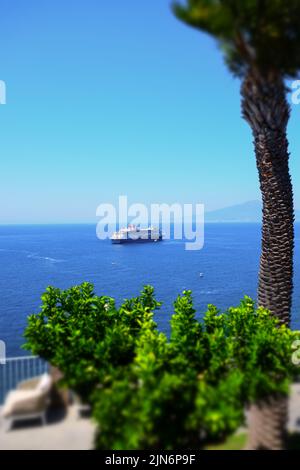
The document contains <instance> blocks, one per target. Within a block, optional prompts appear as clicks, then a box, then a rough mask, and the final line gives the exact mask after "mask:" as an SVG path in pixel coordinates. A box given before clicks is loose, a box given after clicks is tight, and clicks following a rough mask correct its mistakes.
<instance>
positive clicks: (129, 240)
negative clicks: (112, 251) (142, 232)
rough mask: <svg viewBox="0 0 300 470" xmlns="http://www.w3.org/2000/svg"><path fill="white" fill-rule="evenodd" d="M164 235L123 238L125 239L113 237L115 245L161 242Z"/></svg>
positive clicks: (112, 240)
mask: <svg viewBox="0 0 300 470" xmlns="http://www.w3.org/2000/svg"><path fill="white" fill-rule="evenodd" d="M161 241H162V237H159V238H155V239H152V238H136V239H134V238H123V239H111V242H112V244H113V245H130V244H136V243H156V242H161Z"/></svg>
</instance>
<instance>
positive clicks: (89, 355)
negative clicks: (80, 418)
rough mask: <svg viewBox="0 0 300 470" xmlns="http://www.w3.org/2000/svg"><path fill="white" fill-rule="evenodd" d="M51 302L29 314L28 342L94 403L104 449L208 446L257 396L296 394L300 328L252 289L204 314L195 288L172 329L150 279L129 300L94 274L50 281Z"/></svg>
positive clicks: (46, 299)
mask: <svg viewBox="0 0 300 470" xmlns="http://www.w3.org/2000/svg"><path fill="white" fill-rule="evenodd" d="M42 302H43V303H42V306H41V311H40V313H38V314H37V315H31V316H30V317H29V318H28V326H27V328H26V331H25V337H26V339H27V344H26V348H27V349H29V350H31V351H32V352H33V353H34V354H38V355H40V356H42V357H43V358H45V359H46V360H48V361H49V362H50V363H51V364H53V365H55V366H57V367H58V368H59V369H60V370H61V372H62V373H63V375H64V378H63V382H64V383H65V384H66V385H67V386H68V387H70V388H71V389H73V390H75V391H77V393H79V395H81V397H82V398H83V399H84V400H88V401H89V402H90V403H91V404H92V408H93V414H94V418H95V419H96V421H97V423H98V433H97V436H96V446H97V448H101V449H145V448H157V449H174V448H175V447H178V448H191V449H194V448H195V449H196V448H199V447H201V445H203V444H204V442H207V441H212V440H216V439H222V438H224V437H225V436H226V435H228V434H229V433H232V432H233V431H235V430H236V429H237V428H238V427H239V426H240V425H241V424H242V423H243V419H244V408H245V406H246V405H247V404H249V403H250V402H252V401H256V400H259V399H263V398H266V397H269V396H270V395H278V394H281V395H282V394H287V393H288V391H289V385H290V383H291V380H293V378H294V377H295V376H297V375H298V368H297V367H296V366H294V365H293V362H292V355H293V354H294V349H293V345H294V344H295V341H296V340H299V338H300V333H299V332H292V331H291V330H290V329H289V328H287V327H286V326H280V325H279V323H278V321H277V320H276V319H275V318H273V317H272V316H271V315H270V313H269V312H267V311H266V310H264V309H262V308H259V309H256V308H255V304H254V302H253V301H252V300H251V299H250V298H249V297H245V298H244V299H243V300H242V302H241V304H240V305H239V306H238V307H235V308H230V309H228V310H227V311H226V312H220V311H218V309H217V308H216V307H215V306H213V305H210V306H209V307H208V310H207V312H206V314H205V315H204V318H203V320H200V319H199V317H198V316H197V315H196V311H195V308H194V306H193V299H192V293H191V292H190V291H185V292H184V293H183V294H182V295H181V296H179V297H178V298H177V299H176V301H175V303H174V315H173V316H172V318H171V332H170V336H169V337H168V336H166V335H165V334H164V333H161V332H159V330H158V328H157V325H156V323H155V321H154V319H153V314H154V310H155V309H157V308H159V307H160V306H161V304H160V303H159V302H157V301H156V299H155V297H154V289H153V288H152V287H150V286H146V287H145V288H144V290H143V291H142V293H141V295H140V296H138V297H135V298H133V299H129V300H125V301H124V302H123V304H122V305H121V306H120V307H119V308H117V307H116V305H115V302H114V300H113V299H111V298H109V297H105V296H101V297H98V296H96V295H95V293H94V289H93V286H92V285H91V284H87V283H85V284H82V285H81V286H76V287H73V288H71V289H68V290H65V291H60V290H59V289H55V288H52V287H49V288H48V289H47V290H46V292H45V293H44V294H43V296H42Z"/></svg>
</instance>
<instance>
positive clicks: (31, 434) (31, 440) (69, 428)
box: [0, 384, 300, 450]
mask: <svg viewBox="0 0 300 470" xmlns="http://www.w3.org/2000/svg"><path fill="white" fill-rule="evenodd" d="M2 424H3V423H1V422H0V450H89V449H92V448H93V439H94V432H95V425H94V424H93V423H92V421H91V419H89V418H78V414H77V408H76V406H70V407H69V408H68V411H67V413H66V414H62V413H59V412H56V413H54V412H52V413H50V414H49V419H48V424H47V425H46V426H42V425H41V424H40V423H39V422H37V423H36V424H35V423H33V422H31V423H29V422H28V423H26V424H25V423H19V424H16V425H15V426H14V427H13V429H12V430H11V431H9V432H5V430H4V428H3V425H2ZM288 427H289V431H290V432H291V433H295V432H298V433H299V431H300V384H296V385H294V386H293V388H292V394H291V398H290V419H289V426H288Z"/></svg>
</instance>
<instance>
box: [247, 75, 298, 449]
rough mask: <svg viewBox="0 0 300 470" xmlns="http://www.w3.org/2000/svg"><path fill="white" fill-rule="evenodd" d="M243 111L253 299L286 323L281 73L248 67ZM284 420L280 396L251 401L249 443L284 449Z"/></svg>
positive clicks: (288, 198)
mask: <svg viewBox="0 0 300 470" xmlns="http://www.w3.org/2000/svg"><path fill="white" fill-rule="evenodd" d="M242 110H243V117H244V118H245V119H246V121H247V122H248V123H249V124H250V126H251V129H252V131H253V135H254V144H255V153H256V161H257V168H258V172H259V180H260V188H261V192H262V199H263V229H262V254H261V262H260V273H259V286H258V304H259V306H263V307H265V308H267V309H268V310H270V311H271V312H272V313H273V315H275V316H276V317H277V318H278V319H279V321H280V322H281V323H284V324H287V325H288V324H289V323H290V319H291V306H292V294H293V254H294V205H293V188H292V182H291V176H290V172H289V151H288V140H287V124H288V121H289V116H290V109H289V105H288V103H287V99H286V88H285V84H284V81H283V79H282V77H280V76H272V77H262V76H258V75H257V74H256V73H255V72H254V71H251V72H249V74H248V76H247V77H246V78H245V80H244V83H243V85H242ZM270 409H273V413H271V412H270ZM286 422H287V406H283V405H282V400H278V401H277V405H275V404H274V402H272V403H271V404H270V402H269V401H266V402H265V403H260V404H259V406H258V405H256V406H254V407H253V408H252V412H251V413H250V420H249V424H250V426H249V432H250V440H249V447H251V448H256V449H257V448H267V449H268V448H271V449H278V448H280V447H282V448H283V446H284V442H283V430H284V429H285V427H286ZM262 430H263V432H261V431H262ZM270 436H271V437H272V436H274V439H272V438H270ZM280 441H281V442H280Z"/></svg>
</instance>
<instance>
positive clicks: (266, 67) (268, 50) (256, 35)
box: [173, 0, 300, 449]
mask: <svg viewBox="0 0 300 470" xmlns="http://www.w3.org/2000/svg"><path fill="white" fill-rule="evenodd" d="M173 9H174V12H175V15H176V16H177V17H178V18H179V19H181V20H183V21H184V22H185V23H187V24H188V25H190V26H192V27H194V28H196V29H199V30H200V31H204V32H206V33H208V34H210V35H212V36H213V37H215V38H216V39H217V41H218V43H219V45H220V46H221V48H222V49H223V51H224V56H225V60H226V63H227V65H228V67H229V69H230V70H231V72H232V73H233V74H234V75H235V76H237V77H239V78H240V79H241V80H242V86H241V95H242V113H243V117H244V118H245V119H246V121H247V122H248V123H249V125H250V127H251V129H252V132H253V136H254V145H255V155H256V161H257V168H258V172H259V180H260V187H261V192H262V199H263V229H262V254H261V262H260V274H259V286H258V303H259V305H261V306H263V307H265V308H267V309H269V310H270V311H271V312H272V313H273V314H274V315H275V316H276V317H278V319H279V320H280V322H282V323H284V324H289V323H290V318H291V306H292V294H293V254H294V206H293V188H292V182H291V176H290V172H289V150H288V140H287V124H288V121H289V116H290V107H289V105H288V102H287V97H286V94H287V87H286V85H285V81H286V79H288V78H294V77H297V74H298V71H299V69H300V1H299V0H185V2H184V4H181V3H178V2H176V3H175V4H174V5H173ZM260 405H261V404H260ZM276 405H277V406H276V407H275V406H274V404H273V403H272V402H271V403H264V406H262V405H261V406H256V407H255V409H253V410H252V414H251V419H250V444H249V445H250V447H251V448H258V447H265V448H274V449H277V448H280V447H281V446H282V445H283V440H282V438H283V436H282V431H283V429H284V428H285V426H284V424H285V421H286V417H287V413H286V403H283V402H280V403H279V402H277V403H276ZM270 406H271V407H272V411H273V413H271V414H270ZM270 416H271V417H270ZM266 418H267V419H266ZM271 418H272V419H271ZM251 423H252V424H251Z"/></svg>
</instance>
